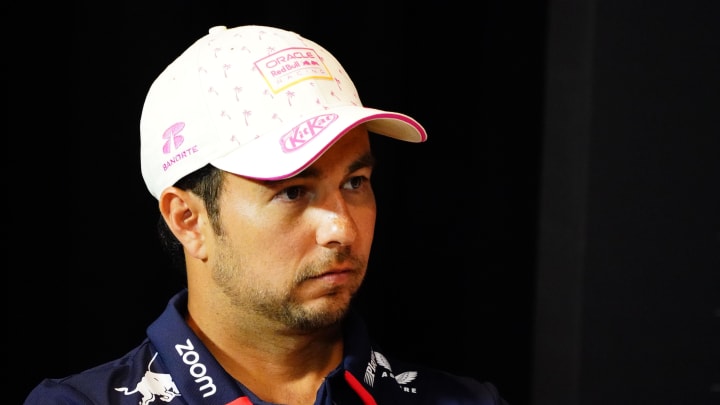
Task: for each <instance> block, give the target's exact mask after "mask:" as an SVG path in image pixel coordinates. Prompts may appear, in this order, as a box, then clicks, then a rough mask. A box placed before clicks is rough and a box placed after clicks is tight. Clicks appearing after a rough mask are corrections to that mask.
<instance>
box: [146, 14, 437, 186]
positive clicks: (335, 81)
mask: <svg viewBox="0 0 720 405" xmlns="http://www.w3.org/2000/svg"><path fill="white" fill-rule="evenodd" d="M368 57H372V55H368ZM361 123H365V125H366V126H367V129H368V131H370V132H372V133H376V134H380V135H385V136H389V137H392V138H396V139H399V140H403V141H409V142H423V141H425V140H426V139H427V134H426V132H425V130H424V129H423V127H422V126H421V125H420V124H419V123H418V122H417V121H416V120H414V119H413V118H411V117H409V116H407V115H405V114H400V113H397V112H389V111H383V110H379V109H374V108H368V107H364V106H363V105H362V103H361V102H360V98H359V96H358V93H357V91H356V89H355V86H354V84H353V83H352V81H351V80H350V77H349V76H348V74H347V72H346V71H345V69H343V67H342V66H341V65H340V63H339V62H338V61H337V60H336V59H335V57H334V56H333V55H331V54H330V53H329V52H328V51H327V50H325V49H324V48H323V47H321V46H320V45H318V44H316V43H315V42H313V41H311V40H308V39H306V38H303V37H301V36H300V35H298V34H296V33H294V32H291V31H286V30H283V29H279V28H274V27H267V26H258V25H248V26H240V27H235V28H231V29H228V28H226V27H224V26H217V27H213V28H210V30H209V33H208V34H207V35H206V36H204V37H202V38H200V39H199V40H197V41H196V42H195V43H193V44H192V45H191V46H190V47H189V48H188V49H187V50H185V51H184V52H183V53H182V54H181V55H180V56H179V57H178V58H177V59H175V60H174V61H173V62H172V63H171V64H170V65H169V66H167V68H165V70H164V71H163V72H162V73H161V74H160V75H159V76H158V77H157V79H156V80H155V81H154V82H153V83H152V85H151V86H150V89H149V91H148V94H147V97H146V99H145V104H144V106H143V110H142V115H141V118H140V145H141V146H140V149H141V150H140V156H141V166H142V175H143V178H144V180H145V184H146V185H147V187H148V189H149V190H150V193H151V194H152V195H153V196H155V198H159V196H160V193H161V192H162V191H163V190H164V189H165V188H166V187H169V186H172V185H173V184H175V182H177V181H178V180H180V179H181V178H182V177H184V176H186V175H188V174H189V173H191V172H193V171H195V170H197V169H199V168H201V167H203V166H205V165H207V164H208V163H209V164H212V165H213V166H215V167H217V168H219V169H222V170H225V171H228V172H231V173H235V174H238V175H241V176H246V177H252V178H257V179H268V180H272V179H283V178H288V177H292V176H293V175H295V174H297V173H299V172H301V171H302V170H304V169H305V168H307V167H308V166H309V165H311V164H312V163H313V162H314V161H315V160H317V159H318V158H319V157H320V156H321V155H322V153H323V152H324V151H326V150H327V149H328V148H330V147H331V146H332V144H333V143H334V142H335V141H337V140H338V139H339V138H340V137H341V136H342V135H344V134H345V133H346V132H347V131H348V130H350V129H352V128H353V127H355V126H357V125H359V124H361Z"/></svg>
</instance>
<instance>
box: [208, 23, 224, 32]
mask: <svg viewBox="0 0 720 405" xmlns="http://www.w3.org/2000/svg"><path fill="white" fill-rule="evenodd" d="M221 31H227V27H226V26H224V25H216V26H214V27H212V28H210V29H209V30H208V32H209V33H210V34H217V33H219V32H221Z"/></svg>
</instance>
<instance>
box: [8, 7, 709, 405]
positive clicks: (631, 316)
mask: <svg viewBox="0 0 720 405" xmlns="http://www.w3.org/2000/svg"><path fill="white" fill-rule="evenodd" d="M70 23H71V24H72V41H71V44H70V45H71V46H70V51H71V53H70V54H69V55H64V56H63V57H62V58H61V59H59V61H61V62H62V63H65V64H66V65H67V69H68V73H69V76H68V77H66V78H65V77H64V78H62V80H63V81H66V82H67V84H68V85H69V86H68V87H69V90H68V93H67V94H59V95H57V94H55V95H53V96H57V100H56V101H55V102H56V103H57V104H61V105H59V106H58V108H67V109H70V110H71V111H70V114H69V117H70V120H69V121H68V122H66V124H67V126H68V129H67V130H66V133H67V134H68V135H67V136H69V138H70V141H71V142H70V143H69V146H67V148H66V149H67V150H64V151H63V152H62V154H61V155H62V156H58V155H59V154H58V153H54V156H53V157H54V159H57V160H61V162H59V163H57V164H54V165H48V166H47V167H48V168H52V169H51V170H50V169H49V170H45V171H43V173H42V179H43V180H44V181H45V183H44V184H45V186H43V187H38V188H39V190H38V189H35V190H34V191H35V192H36V193H37V195H33V196H32V198H33V199H34V201H36V202H39V203H41V204H43V206H44V207H46V209H43V210H41V211H40V212H41V214H38V215H37V216H35V217H34V216H33V215H25V216H21V217H19V218H15V219H16V220H18V219H21V220H23V221H25V222H24V223H25V227H26V229H27V230H29V231H31V233H32V232H34V234H31V235H28V238H33V239H28V240H42V241H44V242H45V243H46V244H47V245H48V249H47V250H38V253H31V254H29V256H30V257H29V258H28V259H29V261H31V262H33V263H37V264H36V265H33V266H30V267H29V268H28V269H27V270H25V269H24V268H23V269H21V270H20V271H17V270H14V271H13V274H14V276H13V277H14V278H12V280H11V281H12V284H10V285H9V286H8V289H9V290H10V291H8V297H11V298H8V301H7V304H6V306H7V308H8V309H7V310H6V311H7V313H6V316H7V317H8V321H7V322H8V324H9V325H12V328H13V329H12V333H11V334H10V342H9V346H8V347H11V348H12V350H11V351H12V353H10V358H13V359H15V360H14V361H16V362H17V363H18V364H19V363H22V364H23V368H22V370H24V371H23V372H22V374H20V373H15V374H14V375H15V377H12V381H13V384H12V385H13V386H12V387H11V390H10V395H11V399H10V400H9V401H6V402H7V403H21V402H22V400H23V398H24V397H25V395H26V394H27V392H29V390H30V389H31V388H32V387H33V386H34V385H36V384H37V383H39V382H40V380H41V378H43V377H60V376H64V375H66V374H69V373H73V372H76V371H80V370H82V369H84V368H87V367H90V366H93V365H96V364H99V363H100V362H104V361H107V360H110V359H112V358H115V357H118V356H120V355H122V354H124V353H125V352H126V351H128V350H129V349H130V348H132V347H134V346H135V345H136V344H137V343H139V342H140V340H142V339H143V337H144V336H145V327H146V326H147V325H149V324H150V323H151V322H152V321H153V320H154V319H155V317H156V316H158V315H159V313H160V312H161V311H162V310H163V309H164V307H165V305H166V302H167V300H168V299H169V298H170V296H171V295H172V294H173V293H174V292H176V291H177V290H178V289H179V288H180V287H182V286H183V284H184V281H183V279H182V278H181V276H180V274H178V273H177V272H175V271H173V270H171V269H170V267H169V263H168V262H167V260H166V258H165V257H164V256H163V255H162V253H161V251H160V247H159V245H158V242H157V240H156V238H155V222H156V220H157V213H156V212H157V209H156V205H155V203H156V202H155V200H154V199H153V198H152V197H151V196H150V194H149V193H148V192H147V190H146V189H145V186H144V183H143V181H142V178H141V176H140V167H139V134H138V125H139V124H138V122H139V117H140V110H141V108H142V102H143V100H144V96H145V93H146V91H147V89H148V87H149V86H150V83H151V82H152V80H153V79H154V78H155V77H156V76H157V74H158V73H159V72H160V71H161V70H162V68H164V66H165V65H167V64H168V63H169V62H170V61H171V60H172V59H173V58H174V57H175V56H177V55H178V54H179V53H180V52H181V51H182V50H184V49H185V48H186V47H187V46H189V45H190V44H191V43H192V42H193V41H194V40H196V39H197V38H199V37H201V36H203V35H204V34H205V33H207V29H208V28H209V27H211V26H213V25H227V26H235V25H242V24H267V25H275V26H279V27H282V28H286V29H290V30H294V31H297V32H298V33H300V34H302V35H303V36H305V37H308V38H310V39H313V40H315V41H317V42H319V43H320V44H322V45H323V46H325V47H326V48H327V49H328V50H330V51H331V52H332V53H333V54H334V55H335V56H336V57H337V58H338V59H339V60H340V61H341V63H342V64H343V66H344V67H345V69H346V70H347V71H348V72H349V73H350V75H351V77H352V78H353V81H354V83H355V85H356V87H357V88H358V90H359V92H360V95H361V98H362V100H363V102H364V104H366V105H369V106H374V107H379V108H385V109H390V110H396V111H401V112H404V113H407V114H410V115H412V116H414V117H416V118H417V119H419V120H420V121H421V122H422V123H423V124H424V125H425V127H426V129H427V130H428V133H429V140H428V142H427V143H425V144H422V145H412V146H410V145H407V144H400V143H398V142H393V141H390V140H385V139H380V138H378V139H377V141H376V142H377V145H376V148H377V149H376V153H377V154H378V156H379V159H380V167H379V168H378V171H377V175H376V176H374V178H373V182H374V184H375V187H376V191H377V195H378V200H379V217H378V225H377V234H376V243H375V247H374V251H373V255H374V256H373V258H372V260H371V263H370V273H369V276H368V280H367V284H366V285H365V287H364V289H363V290H362V294H361V296H360V299H359V304H360V305H361V309H362V310H363V311H365V312H366V313H367V315H368V316H369V322H370V327H371V329H372V330H373V331H374V333H375V334H376V336H377V338H378V340H379V341H380V342H381V344H382V345H383V346H384V347H385V348H386V350H388V351H393V352H396V353H397V354H400V355H401V356H404V357H408V358H411V359H416V360H419V361H422V362H425V363H429V364H431V365H436V366H438V367H442V368H445V369H448V370H450V371H454V372H457V373H463V374H470V375H473V376H475V377H477V378H479V379H488V380H490V381H492V382H494V383H495V384H496V385H497V386H498V387H499V389H500V391H501V392H502V393H503V395H504V396H505V398H506V399H508V400H509V401H510V402H511V404H513V405H519V404H533V405H544V404H552V405H563V404H568V405H570V404H583V405H586V404H587V405H590V404H647V403H653V404H683V405H695V404H703V405H705V404H708V405H709V404H718V403H720V192H718V187H719V185H720V159H719V157H720V118H719V117H720V79H719V77H720V42H719V41H720V2H715V1H699V0H698V1H693V0H690V1H683V2H676V1H670V0H659V1H653V2H641V1H597V2H595V1H589V0H578V1H555V2H550V1H527V2H521V3H519V2H507V1H501V0H488V1H483V2H479V3H478V2H476V3H474V5H473V6H472V7H471V6H470V4H467V3H460V2H454V1H443V2H437V3H432V4H425V5H421V3H420V2H404V3H403V2H393V1H386V2H381V1H375V0H371V1H363V2H358V3H350V2H326V3H313V4H310V3H308V2H286V1H273V2H239V1H235V2H231V1H217V0H213V1H210V0H208V1H203V2H189V1H169V0H165V1H152V2H150V1H147V2H137V1H129V2H127V1H126V2H115V3H103V2H86V3H78V2H76V3H75V9H74V14H73V21H71V22H70ZM55 35H57V36H61V35H65V34H61V33H57V34H55ZM52 37H53V35H52V34H51V35H50V36H49V38H47V39H48V40H49V41H50V42H51V43H52V42H53V41H52V39H53V38H52ZM65 42H66V41H65ZM48 96H50V95H48ZM38 121H42V120H41V119H38ZM61 203H66V204H67V203H69V208H67V209H66V210H59V209H57V210H56V209H55V208H54V207H55V206H56V205H57V206H58V207H59V204H61ZM10 215H13V214H10ZM17 239H25V238H24V236H23V237H20V236H18V237H17ZM41 252H46V253H41ZM13 268H14V267H13ZM15 288H17V291H13V290H14V289H15ZM18 295H19V297H18ZM15 381H17V384H15V383H14V382H15Z"/></svg>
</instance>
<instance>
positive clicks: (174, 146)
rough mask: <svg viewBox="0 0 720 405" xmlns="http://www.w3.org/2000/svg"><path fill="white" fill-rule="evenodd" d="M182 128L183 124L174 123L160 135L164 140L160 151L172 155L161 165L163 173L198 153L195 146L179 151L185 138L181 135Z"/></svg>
mask: <svg viewBox="0 0 720 405" xmlns="http://www.w3.org/2000/svg"><path fill="white" fill-rule="evenodd" d="M184 128H185V123H184V122H176V123H174V124H172V125H170V127H169V128H168V129H166V130H165V132H163V134H162V137H163V139H165V143H164V144H163V147H162V151H163V153H164V154H166V155H170V154H172V157H170V159H167V160H165V162H164V163H163V171H167V170H168V169H169V168H170V167H172V165H174V164H175V163H177V162H179V161H181V160H183V159H185V158H186V157H188V156H190V155H192V154H193V153H196V152H197V151H198V147H197V145H193V146H191V147H189V148H186V149H182V150H181V149H180V147H181V146H182V144H183V142H185V137H184V136H182V134H181V132H182V130H183V129H184Z"/></svg>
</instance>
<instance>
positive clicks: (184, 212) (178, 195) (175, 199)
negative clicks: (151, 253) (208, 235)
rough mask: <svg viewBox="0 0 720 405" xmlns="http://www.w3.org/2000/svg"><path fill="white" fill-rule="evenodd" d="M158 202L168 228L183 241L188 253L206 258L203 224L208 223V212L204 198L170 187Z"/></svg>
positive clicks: (164, 191)
mask: <svg viewBox="0 0 720 405" xmlns="http://www.w3.org/2000/svg"><path fill="white" fill-rule="evenodd" d="M158 204H159V208H160V214H161V215H162V216H163V218H164V219H165V222H166V223H167V225H168V228H170V231H171V232H172V233H173V234H174V235H175V237H176V238H177V239H178V241H180V243H182V245H183V247H184V248H185V251H186V252H187V254H189V255H190V256H192V257H194V258H196V259H199V260H205V259H206V258H207V254H206V249H205V235H204V234H203V231H204V230H203V226H204V225H206V224H207V222H206V219H205V218H207V214H206V212H205V204H204V203H203V201H202V199H201V198H199V197H198V196H196V195H194V194H192V193H190V192H188V191H185V190H182V189H179V188H177V187H168V188H166V189H165V190H163V192H162V194H160V198H159V199H158Z"/></svg>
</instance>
